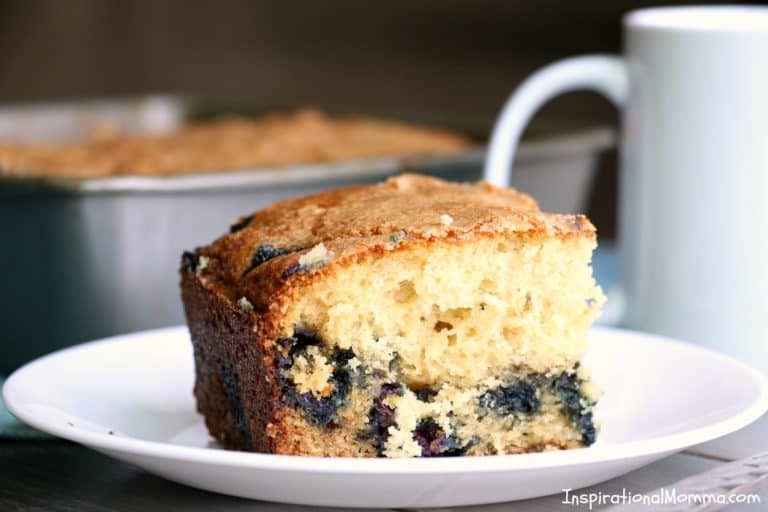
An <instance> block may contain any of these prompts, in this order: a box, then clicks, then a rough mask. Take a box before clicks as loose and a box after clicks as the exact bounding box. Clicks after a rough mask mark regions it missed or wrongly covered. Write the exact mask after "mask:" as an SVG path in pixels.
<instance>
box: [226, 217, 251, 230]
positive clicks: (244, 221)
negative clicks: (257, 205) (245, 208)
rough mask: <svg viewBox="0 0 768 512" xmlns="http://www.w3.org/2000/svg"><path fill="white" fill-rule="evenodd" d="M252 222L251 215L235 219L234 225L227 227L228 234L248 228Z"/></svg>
mask: <svg viewBox="0 0 768 512" xmlns="http://www.w3.org/2000/svg"><path fill="white" fill-rule="evenodd" d="M252 220H253V215H248V216H246V217H240V218H239V219H237V220H236V221H235V223H234V224H232V225H231V226H229V232H230V233H237V232H238V231H240V230H241V229H243V228H246V227H248V224H250V223H251V221H252Z"/></svg>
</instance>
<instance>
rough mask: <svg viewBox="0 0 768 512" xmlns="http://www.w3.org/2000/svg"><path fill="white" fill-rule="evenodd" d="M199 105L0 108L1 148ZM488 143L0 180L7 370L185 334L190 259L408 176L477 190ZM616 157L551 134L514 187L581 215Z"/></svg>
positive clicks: (597, 134) (531, 149)
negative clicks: (230, 236)
mask: <svg viewBox="0 0 768 512" xmlns="http://www.w3.org/2000/svg"><path fill="white" fill-rule="evenodd" d="M199 105H200V102H199V101H197V100H195V101H191V100H189V99H188V98H180V97H175V96H152V97H146V98H138V99H136V98H134V99H129V100H101V101H89V102H82V103H66V104H57V105H38V106H32V107H23V106H15V107H6V108H0V139H9V138H12V139H14V140H18V139H19V137H22V138H25V139H28V140H41V139H46V140H52V139H55V140H61V139H63V138H67V137H71V136H73V134H74V135H75V136H83V135H86V134H88V133H90V132H91V131H92V130H93V129H94V126H95V127H97V128H98V126H99V125H100V124H102V123H107V124H110V125H111V126H113V127H118V128H120V129H121V130H124V131H128V132H131V133H146V132H162V131H167V130H169V129H173V127H174V126H177V125H179V124H180V123H183V122H185V121H187V120H189V119H190V118H194V117H195V112H200V111H201V109H200V107H199ZM361 113H365V112H362V111H361ZM390 117H391V116H390ZM407 120H408V121H414V120H415V119H407ZM446 127H448V128H460V127H455V126H446ZM487 129H490V125H489V126H488V127H487V128H486V130H487ZM482 144H483V140H482V138H478V145H477V146H476V147H473V148H470V149H469V150H467V151H464V152H461V153H457V154H451V155H435V156H428V157H406V158H397V157H386V158H373V159H365V160H356V161H345V162H335V163H323V164H310V165H293V166H289V167H282V168H265V169H247V170H238V171H231V172H221V173H210V174H194V175H186V176H171V177H146V176H141V177H138V176H136V177H130V176H121V177H107V178H86V179H67V178H21V179H19V178H8V177H5V178H0V233H2V240H3V247H2V250H0V269H2V270H0V272H1V274H0V276H2V280H3V286H2V292H1V293H0V311H2V313H1V314H0V317H1V318H2V321H3V340H4V343H3V344H2V346H1V347H0V350H2V352H0V371H1V372H7V371H9V370H11V369H13V368H15V367H17V366H18V365H20V364H22V363H24V362H26V361H28V360H29V359H31V358H33V357H36V356H39V355H41V354H44V353H46V352H49V351H51V350H53V349H56V348H60V347H64V346H68V345H71V344H73V343H77V342H81V341H86V340H89V339H94V338H99V337H103V336H108V335H112V334H117V333H124V332H130V331H135V330H139V329H147V328H152V327H159V326H166V325H174V324H179V323H182V322H183V313H182V309H181V304H180V300H179V296H178V286H177V281H178V274H177V268H178V264H179V255H180V254H181V252H182V251H184V250H186V249H189V248H192V247H196V246H199V245H203V244H206V243H208V242H210V241H212V240H213V239H214V238H216V237H217V236H219V235H221V234H222V233H224V232H225V231H226V230H227V228H228V226H229V225H230V223H231V222H232V221H233V220H234V219H235V218H237V217H238V216H240V215H243V214H246V213H249V212H252V211H254V210H257V209H259V208H262V207H264V206H266V205H268V204H270V203H272V202H274V201H276V200H278V199H281V198H285V197H291V196H297V195H303V194H308V193H312V192H316V191H320V190H323V189H328V188H333V187H339V186H348V185H354V184H361V183H370V182H375V181H379V180H381V179H383V178H385V177H386V176H388V175H391V174H394V173H397V172H401V171H404V170H411V171H416V172H422V173H425V174H431V175H435V176H440V177H443V178H447V179H452V180H459V181H467V180H472V181H474V180H478V179H480V178H481V174H482V162H483V158H484V148H483V145H482ZM612 145H613V132H612V130H610V129H607V128H591V129H583V128H582V129H579V130H574V131H565V132H563V131H562V130H561V132H560V133H555V134H551V135H547V134H540V135H539V136H538V137H536V138H535V139H532V140H529V141H528V142H525V141H524V143H523V144H522V145H521V148H520V151H519V158H518V160H517V162H516V173H515V178H516V183H515V185H517V186H518V188H520V189H522V190H525V191H528V192H529V193H532V194H533V195H534V196H536V197H537V198H538V199H539V200H540V203H541V204H542V207H543V208H545V209H549V210H556V211H579V210H581V209H582V208H583V206H584V205H583V201H584V200H585V199H586V195H587V190H588V188H589V184H590V183H591V179H592V175H593V173H594V170H595V168H596V163H597V159H598V157H599V155H600V153H601V152H602V151H603V150H605V149H608V148H610V147H611V146H612Z"/></svg>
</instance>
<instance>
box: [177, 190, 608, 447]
mask: <svg viewBox="0 0 768 512" xmlns="http://www.w3.org/2000/svg"><path fill="white" fill-rule="evenodd" d="M595 245H596V235H595V229H594V227H593V226H592V225H591V224H590V222H589V221H588V220H587V219H586V218H585V217H583V216H579V215H555V214H548V213H543V212H541V211H540V210H539V209H538V206H537V204H536V202H535V201H534V200H533V199H532V198H530V197H528V196H526V195H524V194H521V193H519V192H516V191H514V190H512V189H502V188H496V187H493V186H491V185H489V184H486V183H479V184H472V185H469V184H458V183H450V182H445V181H441V180H438V179H434V178H429V177H425V176H419V175H403V176H399V177H395V178H391V179H389V180H388V181H386V182H385V183H381V184H377V185H369V186H362V187H356V188H347V189H340V190H334V191H329V192H324V193H320V194H317V195H314V196H310V197H304V198H299V199H289V200H284V201H281V202H278V203H276V204H274V205H273V206H271V207H269V208H266V209H264V210H262V211H259V212H256V213H254V214H253V215H249V216H247V217H243V218H241V219H239V220H237V221H236V222H235V223H234V224H233V225H232V226H231V228H230V232H229V234H226V235H225V236H222V237H221V238H219V239H218V240H216V241H215V242H213V243H212V244H211V245H208V246H205V247H201V248H198V249H197V250H195V251H193V252H187V253H185V254H184V255H183V256H182V278H181V288H182V297H183V301H184V306H185V309H186V315H187V320H188V323H189V328H190V332H191V337H192V343H193V345H194V354H195V366H196V384H195V391H194V392H195V396H196V398H197V405H198V409H199V411H200V412H201V413H202V414H203V415H204V416H205V421H206V424H207V426H208V430H209V431H210V433H211V434H212V435H213V436H215V437H216V438H217V439H218V440H219V441H220V442H221V443H222V444H223V445H224V446H226V447H229V448H236V449H241V450H252V451H258V452H268V453H277V454H293V455H319V456H349V457H376V456H383V457H420V456H422V457H428V456H450V455H490V454H504V453H523V452H534V451H541V450H550V449H566V448H575V447H581V446H588V445H590V444H592V443H593V442H594V441H595V437H596V426H595V422H594V420H593V415H592V407H593V405H594V404H595V401H596V399H597V395H598V392H597V391H596V386H595V385H593V384H592V382H591V381H590V379H589V375H588V373H587V372H586V370H585V369H584V368H583V367H581V366H580V359H581V358H582V356H583V355H584V352H585V350H586V348H587V331H588V329H589V327H590V325H591V323H592V321H593V320H594V318H595V316H596V315H597V314H598V312H599V309H600V306H601V304H602V302H603V300H604V299H603V295H602V293H601V291H600V289H599V288H598V286H597V285H596V284H595V281H594V279H593V277H592V272H591V267H590V259H591V254H592V250H593V249H594V247H595Z"/></svg>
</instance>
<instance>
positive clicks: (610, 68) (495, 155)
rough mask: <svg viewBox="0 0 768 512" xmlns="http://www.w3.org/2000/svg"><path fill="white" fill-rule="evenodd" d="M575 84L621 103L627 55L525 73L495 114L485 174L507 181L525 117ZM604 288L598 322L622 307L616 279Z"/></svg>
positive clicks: (617, 315) (612, 318) (608, 321)
mask: <svg viewBox="0 0 768 512" xmlns="http://www.w3.org/2000/svg"><path fill="white" fill-rule="evenodd" d="M577 89H592V90H595V91H597V92H599V93H602V94H603V95H604V96H606V97H607V98H608V99H609V100H610V101H611V102H612V103H613V104H614V105H616V107H618V108H619V109H621V108H622V107H623V106H624V104H625V103H626V100H627V97H628V92H629V73H628V71H627V64H626V61H625V60H624V59H623V58H622V57H619V56H615V55H587V56H583V57H572V58H569V59H564V60H561V61H558V62H555V63H554V64H550V65H549V66H546V67H544V68H542V69H540V70H539V71H537V72H535V73H534V74H532V75H531V76H530V77H528V78H527V79H526V80H525V81H524V82H523V83H522V84H520V86H519V87H518V88H517V90H515V92H513V93H512V95H511V96H510V97H509V99H508V100H507V103H506V104H505V105H504V108H503V109H502V111H501V114H499V118H498V119H497V120H496V125H495V126H494V128H493V134H492V135H491V141H490V144H489V146H488V154H487V156H486V160H485V171H484V178H485V180H486V181H488V182H490V183H493V184H494V185H498V186H506V185H508V184H509V183H510V179H511V177H512V163H513V162H514V159H515V150H516V149H517V144H518V142H519V140H520V136H521V135H522V134H523V130H524V129H525V126H526V125H527V124H528V121H530V120H531V117H533V115H534V114H535V113H536V111H537V110H538V109H539V107H541V106H542V105H543V104H544V103H546V102H547V101H549V100H550V99H552V98H553V97H555V96H557V95H558V94H562V93H565V92H569V91H573V90H577ZM607 294H608V297H609V300H608V303H607V304H608V305H607V306H606V308H605V309H604V310H603V314H602V316H601V318H600V320H599V322H600V323H601V324H603V325H618V324H619V323H620V322H621V319H622V317H623V316H624V309H625V307H624V302H625V301H624V293H623V290H622V287H621V284H619V283H617V284H616V285H615V286H614V287H613V288H612V289H611V290H608V291H607Z"/></svg>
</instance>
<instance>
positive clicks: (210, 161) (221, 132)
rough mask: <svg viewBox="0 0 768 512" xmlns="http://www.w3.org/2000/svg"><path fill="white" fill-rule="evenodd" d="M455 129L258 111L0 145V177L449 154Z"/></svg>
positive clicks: (457, 142)
mask: <svg viewBox="0 0 768 512" xmlns="http://www.w3.org/2000/svg"><path fill="white" fill-rule="evenodd" d="M470 144H471V141H470V140H469V139H468V138H467V137H465V136H463V135H461V134H458V133H454V132H451V131H447V130H441V129H437V128H427V127H422V126H417V125H412V124H408V123H403V122H398V121H389V120H384V119H377V118H371V117H365V116H358V115H355V116H331V115H329V114H326V113H325V112H322V111H319V110H314V109H308V108H305V109H301V110H298V111H296V112H290V113H274V114H268V115H264V116H261V117H258V118H245V117H235V116H230V117H223V118H219V119H213V120H208V121H198V122H192V123H189V124H187V125H184V126H181V127H180V128H179V129H178V130H176V131H173V132H170V133H165V134H154V135H148V134H145V135H126V134H120V133H107V134H104V135H99V136H96V137H94V138H93V139H92V140H80V141H72V142H58V143H51V142H47V143H44V142H38V143H34V144H20V143H16V144H8V143H2V144H0V176H2V175H9V176H15V177H33V176H55V177H65V176H66V177H79V178H89V177H103V176H122V175H157V176H165V175H176V174H190V173H204V172H212V171H227V170H237V169H251V168H271V167H281V166H287V165H295V164H306V163H318V162H333V161H341V160H348V159H359V158H372V157H380V156H387V155H389V156H405V155H428V154H441V153H452V152H456V151H460V150H463V149H466V148H467V147H469V146H470Z"/></svg>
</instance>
